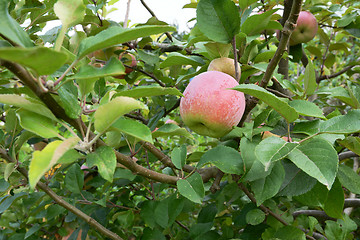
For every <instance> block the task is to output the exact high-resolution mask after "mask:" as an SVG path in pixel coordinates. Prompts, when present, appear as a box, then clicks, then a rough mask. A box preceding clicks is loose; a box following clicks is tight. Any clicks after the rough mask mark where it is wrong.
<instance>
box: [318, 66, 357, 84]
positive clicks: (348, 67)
mask: <svg viewBox="0 0 360 240" xmlns="http://www.w3.org/2000/svg"><path fill="white" fill-rule="evenodd" d="M355 66H356V65H350V66H347V67H344V69H343V70H341V71H339V72H337V73H333V74H330V75H321V76H319V77H318V78H317V79H316V82H317V83H319V82H320V81H322V80H324V79H331V78H336V77H338V76H340V75H341V74H343V73H345V72H347V71H348V70H350V69H351V68H353V67H355Z"/></svg>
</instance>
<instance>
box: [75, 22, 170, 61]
mask: <svg viewBox="0 0 360 240" xmlns="http://www.w3.org/2000/svg"><path fill="white" fill-rule="evenodd" d="M175 30H176V29H175V28H174V27H170V26H156V25H152V26H140V27H136V28H122V27H117V26H115V27H110V28H108V29H106V30H104V31H101V32H100V33H98V34H97V35H95V36H92V37H88V38H86V39H84V40H82V41H81V43H80V45H79V51H78V53H77V56H78V58H82V57H84V56H85V55H87V54H89V53H91V52H94V51H96V50H99V49H104V48H108V47H111V46H113V45H116V44H120V43H124V42H129V41H131V40H135V39H137V38H141V37H146V36H149V35H153V34H159V33H163V32H167V31H175Z"/></svg>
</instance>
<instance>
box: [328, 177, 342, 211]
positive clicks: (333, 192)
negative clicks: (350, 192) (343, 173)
mask: <svg viewBox="0 0 360 240" xmlns="http://www.w3.org/2000/svg"><path fill="white" fill-rule="evenodd" d="M344 201H345V197H344V191H343V189H342V186H341V184H340V182H339V180H338V179H336V180H335V182H334V184H333V185H332V187H331V189H330V191H329V193H328V196H327V199H326V201H325V204H324V211H325V213H326V214H327V215H328V216H330V217H333V218H342V213H343V209H344Z"/></svg>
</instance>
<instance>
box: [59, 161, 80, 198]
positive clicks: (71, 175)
mask: <svg viewBox="0 0 360 240" xmlns="http://www.w3.org/2000/svg"><path fill="white" fill-rule="evenodd" d="M64 181H65V187H66V188H67V189H68V190H69V191H70V192H73V193H81V190H82V189H83V187H84V173H83V171H82V170H81V168H80V166H79V164H77V163H75V164H73V165H72V166H71V167H70V168H69V169H68V171H67V172H66V175H65V180H64Z"/></svg>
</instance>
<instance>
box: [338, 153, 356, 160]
mask: <svg viewBox="0 0 360 240" xmlns="http://www.w3.org/2000/svg"><path fill="white" fill-rule="evenodd" d="M358 156H359V155H357V154H356V153H354V152H352V151H347V152H342V153H339V160H340V161H341V160H344V159H347V158H352V157H358Z"/></svg>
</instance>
